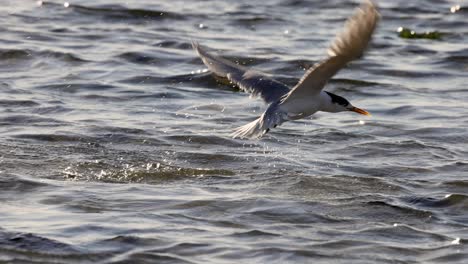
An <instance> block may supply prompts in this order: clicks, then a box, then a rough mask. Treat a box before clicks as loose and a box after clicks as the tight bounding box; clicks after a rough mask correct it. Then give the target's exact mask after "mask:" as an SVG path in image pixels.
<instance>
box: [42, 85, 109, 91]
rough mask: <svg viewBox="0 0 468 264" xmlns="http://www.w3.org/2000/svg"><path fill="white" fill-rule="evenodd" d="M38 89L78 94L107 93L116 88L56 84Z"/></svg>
mask: <svg viewBox="0 0 468 264" xmlns="http://www.w3.org/2000/svg"><path fill="white" fill-rule="evenodd" d="M37 88H38V89H44V90H51V91H60V92H65V93H78V92H81V91H105V90H109V89H114V88H116V86H114V85H110V84H101V83H54V84H47V85H42V86H38V87H37Z"/></svg>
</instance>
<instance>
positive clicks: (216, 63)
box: [192, 41, 290, 104]
mask: <svg viewBox="0 0 468 264" xmlns="http://www.w3.org/2000/svg"><path fill="white" fill-rule="evenodd" d="M192 46H193V49H194V50H195V51H196V52H197V54H198V56H200V58H201V59H202V61H203V63H204V64H205V65H206V67H208V69H209V70H210V71H211V72H213V73H214V74H215V75H217V76H220V77H224V78H227V79H229V81H231V82H232V83H234V84H236V85H237V86H238V87H239V88H240V89H242V90H243V91H245V92H247V93H250V94H251V95H253V96H259V97H261V98H262V99H263V100H264V101H265V103H267V104H270V103H273V102H276V101H278V100H279V99H280V98H281V97H283V96H284V95H285V94H287V93H288V92H289V91H290V89H289V87H288V86H287V85H285V84H283V83H282V82H279V81H277V80H274V79H272V78H270V77H269V76H267V75H266V74H264V73H261V72H257V71H254V70H249V69H248V68H246V67H244V66H241V65H237V64H235V63H232V62H230V61H228V60H226V59H224V58H221V57H219V56H216V55H213V54H210V53H208V52H207V51H205V50H204V49H203V48H202V47H201V46H200V45H199V44H198V43H197V42H194V41H193V42H192Z"/></svg>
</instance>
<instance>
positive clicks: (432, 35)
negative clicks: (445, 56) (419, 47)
mask: <svg viewBox="0 0 468 264" xmlns="http://www.w3.org/2000/svg"><path fill="white" fill-rule="evenodd" d="M397 32H398V36H399V37H400V38H405V39H433V40H441V39H442V35H443V34H442V33H441V32H439V31H428V32H424V33H417V32H415V31H413V30H411V29H409V28H405V27H399V28H398V30H397Z"/></svg>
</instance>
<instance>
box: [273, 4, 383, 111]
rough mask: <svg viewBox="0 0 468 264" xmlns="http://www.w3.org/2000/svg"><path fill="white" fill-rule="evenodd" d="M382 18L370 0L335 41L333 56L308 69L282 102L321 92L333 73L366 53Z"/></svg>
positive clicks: (332, 47)
mask: <svg viewBox="0 0 468 264" xmlns="http://www.w3.org/2000/svg"><path fill="white" fill-rule="evenodd" d="M378 20H379V12H378V11H377V7H376V6H375V4H374V3H373V2H372V1H370V0H366V1H365V2H364V3H363V4H362V5H361V6H360V7H359V8H358V9H357V10H356V12H355V13H354V15H353V16H351V17H350V18H349V19H348V20H347V21H346V24H345V27H344V30H343V31H342V32H341V33H340V34H338V36H337V37H336V38H335V40H334V41H333V43H332V44H331V46H330V48H329V50H328V54H329V57H328V58H327V59H325V60H324V61H322V62H319V63H317V64H315V65H314V66H312V67H311V68H310V69H309V70H307V72H306V73H305V74H304V76H303V77H302V78H301V80H300V81H299V82H298V84H297V85H296V86H295V87H294V88H293V89H292V90H291V92H290V93H289V94H288V95H287V96H286V97H285V99H284V100H283V102H282V103H283V104H285V103H286V104H287V103H288V101H289V102H290V103H293V102H294V101H295V99H297V98H304V97H305V96H310V95H313V94H316V93H320V91H321V90H322V89H323V87H324V86H325V84H326V83H327V82H328V80H330V79H331V77H333V75H335V74H336V73H337V72H338V71H339V70H340V69H341V68H343V67H344V66H346V64H347V63H349V62H350V61H352V60H354V59H357V58H359V57H361V56H362V54H363V53H364V50H365V49H366V47H367V45H368V44H369V41H370V39H371V37H372V33H373V32H374V29H375V27H376V26H377V21H378Z"/></svg>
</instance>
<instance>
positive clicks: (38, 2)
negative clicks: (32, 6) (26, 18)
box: [36, 1, 44, 6]
mask: <svg viewBox="0 0 468 264" xmlns="http://www.w3.org/2000/svg"><path fill="white" fill-rule="evenodd" d="M42 4H44V2H43V1H37V2H36V5H37V6H42Z"/></svg>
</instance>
